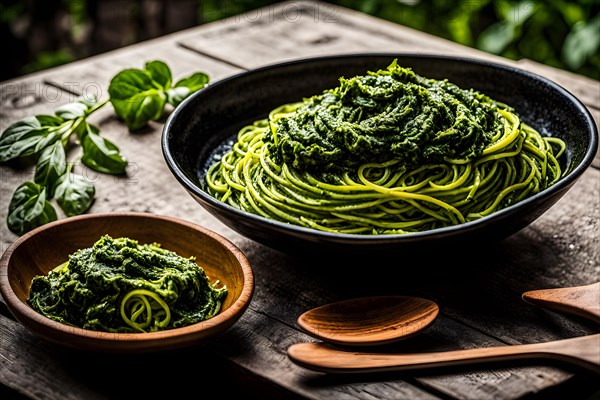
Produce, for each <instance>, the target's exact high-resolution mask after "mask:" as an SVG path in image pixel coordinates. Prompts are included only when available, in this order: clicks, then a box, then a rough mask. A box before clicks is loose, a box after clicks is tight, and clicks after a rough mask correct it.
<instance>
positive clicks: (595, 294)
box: [522, 282, 600, 324]
mask: <svg viewBox="0 0 600 400" xmlns="http://www.w3.org/2000/svg"><path fill="white" fill-rule="evenodd" d="M522 297H523V300H525V301H526V302H528V303H531V304H535V305H537V306H540V307H545V308H548V309H550V310H555V311H559V312H564V313H567V314H573V315H578V316H580V317H584V318H587V319H590V320H592V321H594V322H596V323H597V324H600V282H598V283H594V284H591V285H586V286H575V287H568V288H558V289H541V290H532V291H530V292H525V293H523V296H522Z"/></svg>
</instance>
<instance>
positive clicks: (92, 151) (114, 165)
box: [81, 131, 127, 175]
mask: <svg viewBox="0 0 600 400" xmlns="http://www.w3.org/2000/svg"><path fill="white" fill-rule="evenodd" d="M81 144H82V147H83V156H82V157H81V161H82V162H83V163H84V164H85V165H87V166H88V167H90V168H91V169H93V170H94V171H98V172H102V173H105V174H115V175H118V174H123V173H125V168H126V167H127V161H126V160H125V159H124V158H123V156H122V155H121V153H120V152H119V148H118V147H117V146H115V145H114V144H113V143H111V142H110V141H109V140H107V139H105V138H103V137H101V136H100V135H98V134H96V133H94V132H92V131H88V133H87V135H85V137H84V138H83V142H82V143H81Z"/></svg>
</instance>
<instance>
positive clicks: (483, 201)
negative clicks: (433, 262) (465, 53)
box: [206, 101, 565, 234]
mask: <svg viewBox="0 0 600 400" xmlns="http://www.w3.org/2000/svg"><path fill="white" fill-rule="evenodd" d="M305 103H306V101H305V102H299V103H292V104H286V105H283V106H281V107H278V108H277V109H275V110H273V111H272V112H271V113H270V114H269V116H268V118H266V119H263V120H259V121H256V122H255V123H253V124H252V125H248V126H245V127H244V128H242V129H241V130H240V131H239V133H238V137H237V141H236V142H235V143H234V144H233V147H232V148H231V150H230V151H229V152H227V153H225V154H224V155H223V156H222V158H221V159H220V160H219V161H218V162H215V163H214V164H212V165H211V166H210V167H209V168H208V171H207V173H206V188H207V191H208V193H209V194H210V195H211V196H213V197H215V198H217V199H219V200H221V201H223V202H225V203H227V204H229V205H231V206H233V207H235V208H238V209H241V210H245V211H248V212H251V213H254V214H257V215H260V216H263V217H265V218H269V219H274V220H278V221H282V222H287V223H290V224H295V225H298V226H302V227H306V228H314V229H318V230H321V231H326V232H336V233H348V234H402V233H412V232H420V231H426V230H431V229H437V228H441V227H446V226H451V225H456V224H461V223H465V222H467V221H473V220H476V219H479V218H482V217H485V216H487V215H490V214H492V213H493V212H495V211H497V210H500V209H502V208H505V207H507V206H509V205H511V204H515V203H517V202H519V201H521V200H523V199H525V198H527V197H529V196H531V195H533V194H535V193H538V192H540V191H541V190H543V189H544V188H547V187H549V186H550V185H552V184H554V183H556V182H557V181H558V179H559V178H560V177H561V167H560V164H559V162H558V158H559V157H560V156H561V154H562V153H563V152H564V151H565V144H564V142H563V141H562V140H560V139H558V138H551V137H543V136H542V135H541V134H540V133H539V132H537V131H536V130H535V129H533V128H532V127H530V126H528V125H527V124H525V123H523V122H521V121H520V119H519V117H518V115H517V114H516V113H515V112H513V111H512V109H510V108H509V107H508V106H504V105H502V104H500V103H494V106H495V107H497V108H495V110H496V111H495V112H496V113H497V114H496V118H497V119H498V120H500V121H501V123H502V124H503V127H502V126H500V128H499V129H498V132H497V134H494V135H493V137H491V140H490V141H489V143H487V144H486V145H485V147H483V150H482V151H480V152H479V154H476V155H475V156H472V157H464V158H450V157H448V156H446V157H444V158H443V159H441V160H439V161H437V162H425V163H419V164H416V165H411V164H410V163H405V162H403V161H402V160H400V159H398V158H392V159H387V160H373V161H372V162H364V163H361V164H359V165H358V166H357V167H354V168H345V169H340V170H338V171H334V172H331V171H319V170H315V169H313V170H309V169H301V168H295V167H294V166H292V165H291V163H288V162H285V161H283V159H282V157H281V156H280V153H279V151H278V147H277V145H278V143H277V142H278V140H280V139H279V137H278V132H279V131H278V128H279V124H280V123H281V121H282V119H286V118H287V117H289V116H292V115H294V112H295V111H296V110H297V109H299V108H300V107H302V106H303V104H305Z"/></svg>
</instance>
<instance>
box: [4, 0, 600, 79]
mask: <svg viewBox="0 0 600 400" xmlns="http://www.w3.org/2000/svg"><path fill="white" fill-rule="evenodd" d="M102 3H103V2H102V1H101V0H95V1H89V0H88V1H85V0H39V1H36V0H21V1H16V0H12V1H11V0H2V3H1V5H0V34H1V35H2V36H3V40H2V42H3V43H12V44H14V50H13V51H11V54H13V58H15V57H16V58H17V60H13V63H12V64H15V65H12V64H11V63H8V64H9V65H7V64H6V63H5V65H4V67H3V73H2V76H1V77H0V79H7V78H10V77H11V76H16V75H20V74H23V73H27V72H32V71H35V70H39V69H43V68H47V67H51V66H54V65H58V64H61V63H65V62H69V61H72V60H74V59H77V58H81V57H85V56H88V55H91V54H95V53H98V52H101V51H106V50H110V48H107V46H106V45H104V46H102V45H100V46H94V32H95V30H94V29H95V28H94V27H93V26H92V27H91V28H90V24H91V25H93V24H94V18H97V16H98V14H97V9H98V7H99V5H100V4H102ZM106 3H108V4H109V5H110V6H112V7H121V9H124V10H125V11H126V12H127V13H132V14H135V15H137V17H141V19H142V21H140V18H128V19H126V21H127V22H128V23H131V24H132V25H133V28H132V30H131V32H134V33H133V34H130V35H122V36H124V37H125V38H126V41H125V42H122V43H119V44H118V45H126V44H131V43H134V42H136V41H140V40H145V39H148V38H150V37H152V36H157V35H161V34H165V33H169V31H172V30H174V29H179V28H181V29H183V28H185V27H189V26H194V25H198V24H203V23H207V22H212V21H216V20H220V19H222V18H226V17H230V16H233V15H237V14H240V13H243V12H245V11H249V10H253V9H256V8H258V7H263V6H267V5H271V4H274V3H277V1H269V0H223V1H219V0H204V1H202V0H200V1H190V0H179V1H170V2H168V1H166V0H163V1H160V0H154V1H151V0H148V1H143V0H137V1H136V0H131V1H129V2H126V1H107V2H105V5H106ZM111 3H112V5H111ZM126 3H130V4H129V7H124V5H123V4H126ZM150 3H161V4H162V3H164V4H162V6H163V7H165V4H168V7H178V6H179V7H181V6H182V4H184V3H185V5H186V7H188V8H189V7H193V9H194V11H195V15H193V19H189V18H187V19H186V21H185V22H184V25H182V26H177V25H171V26H170V27H169V28H167V29H164V27H163V29H162V30H161V29H151V30H150V32H149V31H148V29H147V25H148V24H147V23H146V24H144V21H143V19H144V18H147V17H145V15H147V14H148V13H145V12H144V7H145V6H147V5H148V4H150ZM328 3H330V4H333V5H339V6H344V7H348V8H351V9H355V10H358V11H361V12H364V13H367V14H371V15H374V16H377V17H380V18H383V19H387V20H389V21H393V22H396V23H398V24H402V25H405V26H408V27H411V28H415V29H418V30H420V31H424V32H427V33H431V34H433V35H436V36H439V37H443V38H446V39H450V40H453V41H455V42H458V43H461V44H464V45H467V46H471V47H475V48H478V49H481V50H484V51H487V52H490V53H493V54H498V55H501V56H504V57H508V58H511V59H521V58H528V59H531V60H534V61H538V62H541V63H544V64H547V65H550V66H553V67H557V68H561V69H565V70H569V71H572V72H575V73H579V74H584V75H587V76H589V77H592V78H594V79H597V80H600V1H599V0H576V1H566V0H565V1H563V0H547V1H543V0H520V1H517V0H466V1H458V0H329V1H328ZM40 7H42V8H44V9H45V13H46V14H48V13H50V15H54V20H57V15H58V16H59V17H60V16H62V19H60V18H58V23H59V28H61V27H62V30H63V31H66V34H63V36H64V37H62V38H60V39H59V40H58V42H59V43H58V44H56V43H54V44H53V45H52V46H50V47H49V48H43V46H42V47H41V48H40V46H35V44H32V43H29V41H31V38H28V37H26V36H27V35H26V34H27V29H24V28H23V25H24V22H23V20H24V19H25V20H27V21H29V24H34V23H35V18H34V17H35V16H38V17H39V16H40ZM123 7H124V8H123ZM188 14H189V13H188ZM192 14H194V13H192ZM32 16H33V17H32ZM65 21H67V23H65ZM90 21H91V23H90ZM46 22H47V21H46ZM51 22H52V21H51ZM118 23H121V22H118ZM185 24H187V25H185ZM140 27H141V28H146V29H145V30H144V29H140ZM5 35H6V40H5V38H4V36H5ZM34 39H35V38H34ZM55 41H56V40H55ZM90 43H91V44H90ZM23 47H25V51H23ZM19 56H20V57H19ZM4 69H6V71H5V70H4Z"/></svg>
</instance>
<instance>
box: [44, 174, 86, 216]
mask: <svg viewBox="0 0 600 400" xmlns="http://www.w3.org/2000/svg"><path fill="white" fill-rule="evenodd" d="M95 194H96V189H95V188H94V185H93V184H92V183H91V182H90V181H88V180H87V179H85V178H84V177H83V176H81V175H77V174H73V173H66V174H64V175H62V176H61V177H60V179H59V180H58V182H57V185H56V191H55V192H54V195H55V197H56V201H57V203H58V205H60V208H62V210H63V211H64V213H65V214H66V215H67V216H69V217H72V216H74V215H79V214H83V213H84V212H86V211H87V210H88V209H89V208H90V207H91V206H92V203H93V202H94V195H95Z"/></svg>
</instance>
